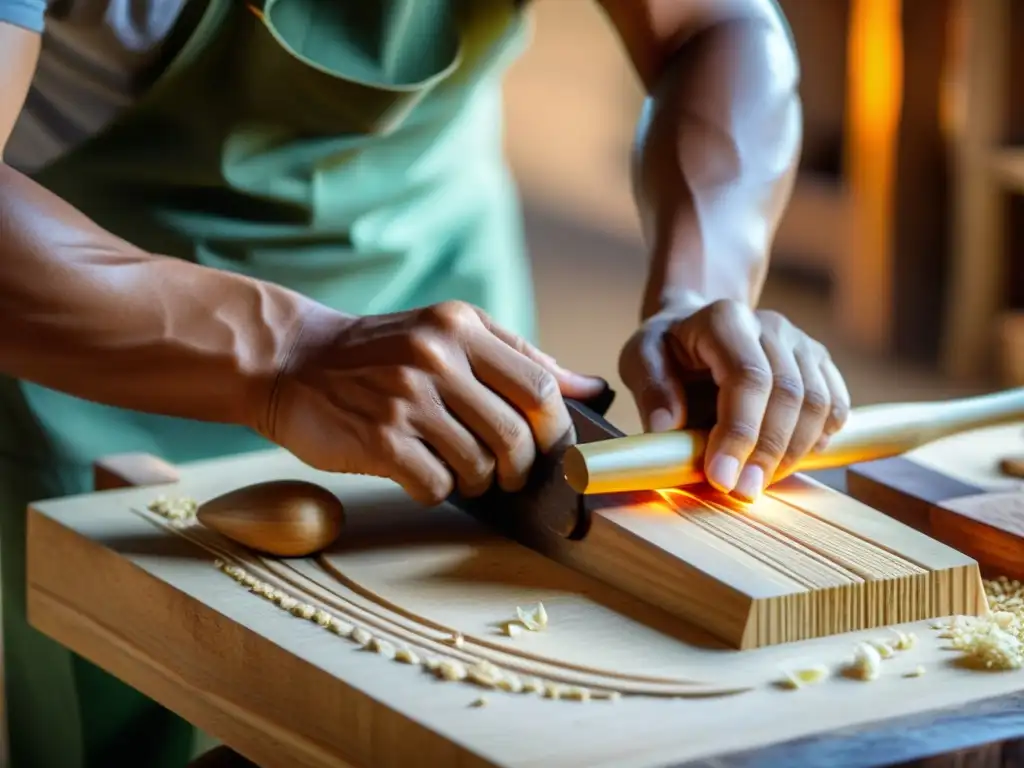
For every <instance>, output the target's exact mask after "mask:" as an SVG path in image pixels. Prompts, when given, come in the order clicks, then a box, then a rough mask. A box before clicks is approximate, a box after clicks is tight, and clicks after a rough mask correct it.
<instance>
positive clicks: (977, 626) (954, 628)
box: [939, 576, 1024, 670]
mask: <svg viewBox="0 0 1024 768" xmlns="http://www.w3.org/2000/svg"><path fill="white" fill-rule="evenodd" d="M984 584H985V595H986V597H987V598H988V607H989V610H990V613H989V615H988V616H954V617H953V618H952V619H950V620H949V623H948V624H946V625H945V627H944V630H943V631H942V633H941V634H940V635H939V637H940V638H942V639H944V640H949V641H950V647H951V648H952V649H954V650H957V651H960V652H962V653H963V658H964V662H965V663H966V664H967V665H968V666H972V667H979V668H982V669H989V670H1014V669H1020V668H1021V667H1022V666H1024V585H1022V584H1021V582H1019V581H1017V580H1015V579H1008V578H1006V577H1005V576H1000V577H999V578H998V579H993V580H986V581H985V582H984Z"/></svg>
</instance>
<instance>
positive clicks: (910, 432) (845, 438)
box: [564, 387, 1024, 494]
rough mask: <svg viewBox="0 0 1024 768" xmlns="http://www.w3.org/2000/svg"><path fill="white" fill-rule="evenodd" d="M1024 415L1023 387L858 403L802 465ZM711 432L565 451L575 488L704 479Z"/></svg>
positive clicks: (848, 458)
mask: <svg viewBox="0 0 1024 768" xmlns="http://www.w3.org/2000/svg"><path fill="white" fill-rule="evenodd" d="M1018 420H1024V387H1019V388H1017V389H1010V390H1006V391H1005V392H997V393H995V394H991V395H982V396H980V397H968V398H963V399H960V400H949V401H944V402H931V403H898V404H888V405H872V406H866V407H863V408H857V409H854V411H853V412H852V413H851V414H850V418H849V420H848V421H847V423H846V426H844V427H843V429H842V430H840V431H839V432H838V433H837V434H835V435H833V436H832V439H831V440H830V441H829V444H828V446H827V447H826V448H825V450H823V451H821V452H820V453H811V454H809V455H807V456H805V457H804V459H803V460H802V461H801V462H800V463H799V464H798V469H799V470H801V471H807V470H812V469H829V468H832V467H843V466H846V465H847V464H853V463H856V462H860V461H872V460H874V459H882V458H886V457H889V456H896V455H899V454H901V453H904V452H905V451H909V450H911V449H913V448H917V447H918V446H920V445H924V444H925V443H929V442H931V441H932V440H938V439H939V438H941V437H946V436H947V435H953V434H956V433H957V432H966V431H968V430H971V429H978V428H981V427H986V426H992V425H995V424H1002V423H1005V422H1008V421H1018ZM707 434H708V433H707V432H701V431H694V430H680V431H677V432H663V433H659V434H642V435H630V436H628V437H619V438H614V439H611V440H602V441H600V442H596V443H587V444H584V445H576V446H574V447H572V448H570V449H569V450H568V451H567V452H566V454H565V458H564V468H565V478H566V480H567V481H568V483H569V485H570V486H571V487H572V488H573V490H575V491H576V492H577V493H583V494H594V493H617V492H622V491H646V490H654V489H657V488H675V487H679V486H683V485H693V484H695V483H700V482H703V481H704V449H705V446H706V444H707Z"/></svg>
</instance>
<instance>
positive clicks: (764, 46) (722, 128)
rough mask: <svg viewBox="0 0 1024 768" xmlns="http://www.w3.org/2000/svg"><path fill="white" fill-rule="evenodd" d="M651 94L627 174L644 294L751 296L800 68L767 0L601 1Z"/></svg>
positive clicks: (780, 179)
mask: <svg viewBox="0 0 1024 768" xmlns="http://www.w3.org/2000/svg"><path fill="white" fill-rule="evenodd" d="M599 2H600V3H601V5H602V7H603V8H604V9H605V11H606V13H607V14H608V16H609V18H610V19H611V20H612V22H613V24H614V25H615V27H616V28H617V30H618V32H619V35H620V37H621V39H622V41H623V43H624V45H625V46H626V49H627V50H628V52H629V54H630V57H631V58H632V61H633V63H634V66H635V67H636V70H637V72H638V74H639V75H640V77H641V79H642V80H643V82H644V84H645V85H646V87H647V89H648V91H649V94H650V98H649V99H648V100H647V102H646V104H645V106H644V111H643V115H642V117H641V120H640V125H639V128H638V131H637V143H636V151H635V157H634V180H635V187H636V196H637V202H638V205H639V207H640V213H641V217H642V221H643V224H644V230H645V235H646V237H647V239H648V244H649V246H650V247H651V251H652V262H651V269H650V274H649V278H648V284H647V291H646V295H645V298H644V302H643V316H644V317H645V318H646V317H649V316H651V315H653V314H655V313H657V312H658V311H660V310H662V309H663V308H665V307H667V306H677V307H678V306H680V305H682V306H693V307H694V308H697V307H699V306H702V305H704V304H707V303H710V302H712V301H715V300H718V299H732V300H736V301H740V302H743V303H745V304H747V305H749V306H755V305H756V304H757V301H758V299H759V297H760V293H761V289H762V286H763V283H764V278H765V274H766V272H767V266H768V259H769V252H770V249H771V243H772V239H773V238H774V235H775V230H776V228H777V226H778V223H779V220H780V219H781V217H782V213H783V211H784V210H785V206H786V205H787V204H788V202H789V196H790V193H791V191H792V185H793V180H794V177H795V172H796V168H797V163H798V161H799V155H800V147H801V139H802V134H801V110H800V101H799V97H798V95H797V85H798V81H799V68H798V64H797V58H796V53H795V51H794V50H793V47H792V44H791V42H790V39H789V35H788V33H787V30H786V28H785V21H784V20H783V19H782V17H781V15H780V13H779V11H778V10H777V9H776V6H775V4H774V2H773V1H772V0H599Z"/></svg>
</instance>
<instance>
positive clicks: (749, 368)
mask: <svg viewBox="0 0 1024 768" xmlns="http://www.w3.org/2000/svg"><path fill="white" fill-rule="evenodd" d="M732 379H733V382H734V383H735V384H737V385H738V386H740V387H742V388H743V389H748V390H750V391H752V392H756V393H757V394H767V393H768V392H770V391H771V389H772V386H773V384H774V377H773V376H772V372H771V371H770V370H768V369H767V368H766V367H764V366H763V365H760V364H758V363H743V364H741V365H740V366H739V367H738V368H737V369H736V371H735V372H734V374H733V376H732Z"/></svg>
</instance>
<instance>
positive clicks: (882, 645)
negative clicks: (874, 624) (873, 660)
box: [868, 640, 896, 660]
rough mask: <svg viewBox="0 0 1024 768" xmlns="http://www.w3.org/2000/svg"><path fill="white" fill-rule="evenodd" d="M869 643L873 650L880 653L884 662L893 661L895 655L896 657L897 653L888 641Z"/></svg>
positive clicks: (872, 641) (870, 641)
mask: <svg viewBox="0 0 1024 768" xmlns="http://www.w3.org/2000/svg"><path fill="white" fill-rule="evenodd" d="M868 643H869V644H870V645H871V647H872V648H874V649H875V650H876V651H878V655H879V656H881V657H882V659H883V660H885V659H891V658H892V657H893V656H894V655H896V652H895V651H894V650H893V649H892V646H891V645H889V641H888V640H869V641H868Z"/></svg>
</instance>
